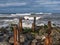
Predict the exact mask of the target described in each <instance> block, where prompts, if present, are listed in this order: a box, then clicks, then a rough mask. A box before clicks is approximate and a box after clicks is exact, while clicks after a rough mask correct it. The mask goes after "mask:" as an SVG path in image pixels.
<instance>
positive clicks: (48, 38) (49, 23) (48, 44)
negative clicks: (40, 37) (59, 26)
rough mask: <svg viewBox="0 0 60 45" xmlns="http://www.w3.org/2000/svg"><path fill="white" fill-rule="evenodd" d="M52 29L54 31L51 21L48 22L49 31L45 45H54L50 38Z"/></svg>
mask: <svg viewBox="0 0 60 45" xmlns="http://www.w3.org/2000/svg"><path fill="white" fill-rule="evenodd" d="M51 29H52V26H51V21H48V30H47V34H48V35H47V36H46V38H45V41H44V45H52V38H51V36H50V34H51Z"/></svg>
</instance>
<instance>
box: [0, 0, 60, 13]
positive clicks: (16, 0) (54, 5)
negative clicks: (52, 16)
mask: <svg viewBox="0 0 60 45" xmlns="http://www.w3.org/2000/svg"><path fill="white" fill-rule="evenodd" d="M39 12H44V13H60V0H0V13H39Z"/></svg>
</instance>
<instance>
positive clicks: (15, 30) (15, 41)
mask: <svg viewBox="0 0 60 45" xmlns="http://www.w3.org/2000/svg"><path fill="white" fill-rule="evenodd" d="M13 29H14V45H17V29H16V26H14V27H13Z"/></svg>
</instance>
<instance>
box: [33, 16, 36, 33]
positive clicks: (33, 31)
mask: <svg viewBox="0 0 60 45" xmlns="http://www.w3.org/2000/svg"><path fill="white" fill-rule="evenodd" d="M35 23H36V17H34V21H33V23H32V31H33V32H34V31H35V27H36V26H35Z"/></svg>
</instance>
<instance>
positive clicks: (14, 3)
mask: <svg viewBox="0 0 60 45" xmlns="http://www.w3.org/2000/svg"><path fill="white" fill-rule="evenodd" d="M26 4H27V3H25V2H21V3H19V2H13V3H3V4H0V7H8V6H24V5H26Z"/></svg>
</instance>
